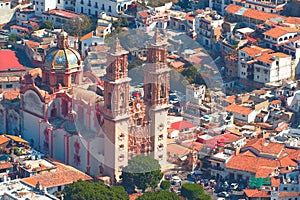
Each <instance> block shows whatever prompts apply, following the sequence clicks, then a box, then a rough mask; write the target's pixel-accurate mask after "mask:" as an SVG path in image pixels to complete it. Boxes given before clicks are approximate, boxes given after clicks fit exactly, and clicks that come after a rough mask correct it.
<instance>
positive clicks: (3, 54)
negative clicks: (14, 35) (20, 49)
mask: <svg viewBox="0 0 300 200" xmlns="http://www.w3.org/2000/svg"><path fill="white" fill-rule="evenodd" d="M25 70H26V68H25V67H24V66H23V65H21V64H20V62H19V59H18V58H17V56H16V53H15V52H14V51H12V50H0V72H8V71H25Z"/></svg>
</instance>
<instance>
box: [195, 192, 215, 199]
mask: <svg viewBox="0 0 300 200" xmlns="http://www.w3.org/2000/svg"><path fill="white" fill-rule="evenodd" d="M196 200H211V196H210V195H208V194H204V193H203V194H200V195H199V197H197V198H196Z"/></svg>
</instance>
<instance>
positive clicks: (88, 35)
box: [80, 31, 93, 41]
mask: <svg viewBox="0 0 300 200" xmlns="http://www.w3.org/2000/svg"><path fill="white" fill-rule="evenodd" d="M92 37H93V31H91V32H89V33H87V34H85V35H84V36H82V37H81V38H80V41H84V40H86V39H89V38H92Z"/></svg>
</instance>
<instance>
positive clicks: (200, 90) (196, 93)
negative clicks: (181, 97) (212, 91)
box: [186, 84, 206, 105]
mask: <svg viewBox="0 0 300 200" xmlns="http://www.w3.org/2000/svg"><path fill="white" fill-rule="evenodd" d="M205 91H206V87H205V85H195V84H191V85H188V86H187V87H186V101H187V102H191V103H193V104H197V105H200V104H202V101H203V100H204V99H205Z"/></svg>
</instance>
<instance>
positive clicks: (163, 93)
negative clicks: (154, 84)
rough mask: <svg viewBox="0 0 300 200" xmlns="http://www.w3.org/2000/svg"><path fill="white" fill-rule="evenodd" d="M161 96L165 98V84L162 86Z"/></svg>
mask: <svg viewBox="0 0 300 200" xmlns="http://www.w3.org/2000/svg"><path fill="white" fill-rule="evenodd" d="M160 98H165V86H164V85H163V84H161V86H160Z"/></svg>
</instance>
